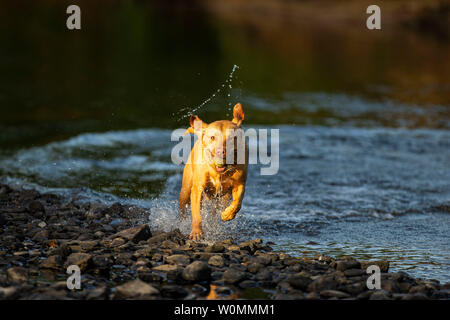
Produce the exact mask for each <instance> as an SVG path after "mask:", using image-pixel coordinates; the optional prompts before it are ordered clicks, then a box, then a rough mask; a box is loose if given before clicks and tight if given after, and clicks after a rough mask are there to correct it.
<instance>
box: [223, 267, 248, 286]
mask: <svg viewBox="0 0 450 320" xmlns="http://www.w3.org/2000/svg"><path fill="white" fill-rule="evenodd" d="M246 278H247V277H246V274H245V272H243V271H240V270H237V269H234V268H229V269H227V270H226V271H225V272H224V273H223V280H224V281H225V282H227V283H231V284H235V283H239V282H241V281H243V280H245V279H246Z"/></svg>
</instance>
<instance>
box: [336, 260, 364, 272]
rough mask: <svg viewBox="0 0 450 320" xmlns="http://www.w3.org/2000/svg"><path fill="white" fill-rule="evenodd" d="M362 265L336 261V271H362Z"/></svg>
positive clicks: (356, 262)
mask: <svg viewBox="0 0 450 320" xmlns="http://www.w3.org/2000/svg"><path fill="white" fill-rule="evenodd" d="M360 268H361V264H360V263H359V262H358V261H336V270H338V271H345V270H347V269H360Z"/></svg>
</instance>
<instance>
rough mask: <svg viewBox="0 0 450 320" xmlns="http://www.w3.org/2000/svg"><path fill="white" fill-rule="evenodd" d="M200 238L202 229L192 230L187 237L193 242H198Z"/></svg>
mask: <svg viewBox="0 0 450 320" xmlns="http://www.w3.org/2000/svg"><path fill="white" fill-rule="evenodd" d="M202 236H203V231H202V229H199V228H195V229H192V231H191V234H190V235H189V239H191V240H194V241H200V239H201V237H202Z"/></svg>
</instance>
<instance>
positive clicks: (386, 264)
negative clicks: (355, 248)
mask: <svg viewBox="0 0 450 320" xmlns="http://www.w3.org/2000/svg"><path fill="white" fill-rule="evenodd" d="M371 265H377V266H378V267H380V271H381V272H388V271H389V261H386V260H378V261H364V262H361V269H364V270H367V268H368V267H369V266H371Z"/></svg>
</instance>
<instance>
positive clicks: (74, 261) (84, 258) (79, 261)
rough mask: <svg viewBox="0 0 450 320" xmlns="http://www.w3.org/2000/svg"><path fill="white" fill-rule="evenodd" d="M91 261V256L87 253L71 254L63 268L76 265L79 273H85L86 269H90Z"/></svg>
mask: <svg viewBox="0 0 450 320" xmlns="http://www.w3.org/2000/svg"><path fill="white" fill-rule="evenodd" d="M91 261H92V256H91V255H90V254H87V253H81V252H78V253H72V254H71V255H70V256H68V257H67V260H66V263H65V266H66V267H67V266H70V265H77V266H79V267H80V270H81V271H85V270H86V269H88V267H90V264H91Z"/></svg>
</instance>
